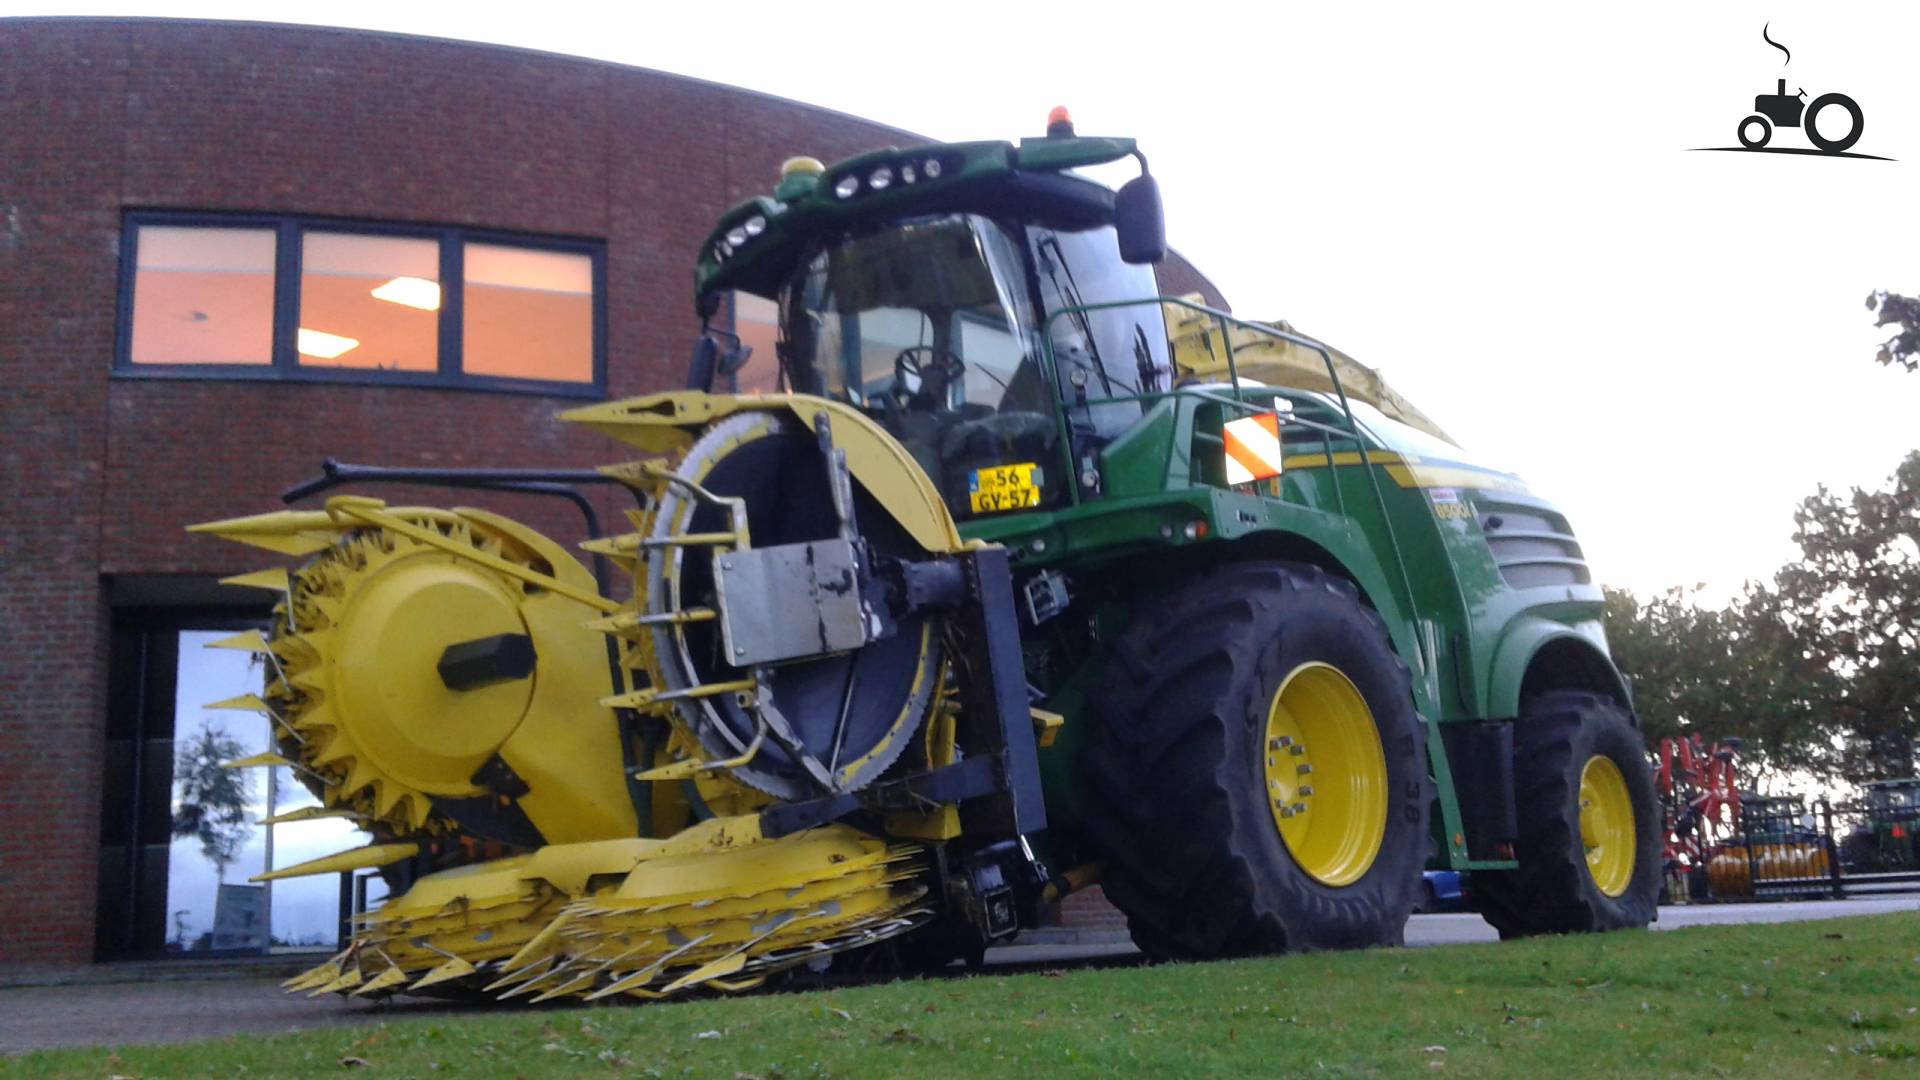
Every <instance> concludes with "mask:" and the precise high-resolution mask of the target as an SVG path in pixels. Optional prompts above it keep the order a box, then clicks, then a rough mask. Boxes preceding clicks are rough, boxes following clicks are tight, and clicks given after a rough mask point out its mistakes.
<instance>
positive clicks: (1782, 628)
mask: <svg viewBox="0 0 1920 1080" xmlns="http://www.w3.org/2000/svg"><path fill="white" fill-rule="evenodd" d="M1698 592H1699V587H1698V586H1696V587H1695V588H1693V589H1678V588H1676V589H1669V590H1667V591H1666V592H1663V593H1660V594H1658V595H1656V596H1654V597H1652V598H1650V599H1648V600H1646V601H1644V602H1642V601H1641V600H1640V599H1638V598H1637V597H1635V596H1634V595H1633V594H1632V593H1631V592H1627V591H1625V590H1621V589H1608V590H1606V600H1607V608H1606V611H1607V614H1606V618H1607V640H1608V643H1609V645H1610V646H1611V648H1612V651H1613V656H1614V660H1615V662H1616V663H1617V664H1618V665H1619V666H1620V669H1621V670H1622V671H1624V672H1626V673H1627V674H1628V675H1629V676H1631V677H1632V679H1633V690H1634V695H1633V696H1634V707H1635V709H1636V710H1637V711H1638V713H1639V715H1640V721H1641V726H1642V730H1644V731H1645V733H1646V737H1647V740H1648V742H1649V743H1653V742H1655V741H1657V740H1659V739H1660V738H1663V737H1665V736H1676V737H1684V736H1687V735H1691V734H1695V733H1698V734H1699V735H1701V736H1702V737H1703V738H1705V739H1707V740H1708V741H1710V742H1711V741H1715V740H1719V739H1725V738H1729V737H1737V738H1739V739H1740V740H1741V741H1742V743H1743V744H1744V749H1743V752H1742V753H1743V757H1744V758H1745V760H1746V761H1747V763H1748V766H1749V767H1750V768H1752V769H1754V770H1756V771H1757V772H1758V773H1759V774H1760V776H1761V777H1762V778H1764V779H1769V780H1784V779H1785V778H1786V775H1787V774H1789V773H1795V772H1811V773H1813V774H1815V775H1820V776H1831V775H1832V773H1833V770H1834V769H1835V768H1836V767H1837V765H1838V762H1837V760H1836V759H1835V755H1834V752H1833V747H1832V745H1831V740H1830V739H1829V738H1827V737H1826V735H1825V733H1824V730H1823V725H1822V722H1821V717H1820V714H1819V711H1818V709H1817V708H1816V707H1815V705H1814V704H1813V701H1814V699H1815V698H1816V697H1817V695H1818V692H1819V691H1818V689H1817V688H1818V687H1819V686H1820V685H1821V683H1822V673H1821V671H1820V669H1819V668H1818V666H1817V665H1815V664H1813V663H1812V662H1810V660H1809V658H1808V656H1807V655H1806V652H1805V650H1804V649H1803V648H1802V647H1801V645H1800V642H1799V641H1798V639H1797V637H1796V636H1795V634H1794V631H1793V622H1792V620H1791V618H1790V617H1789V616H1790V613H1788V612H1786V611H1785V610H1784V609H1783V608H1782V605H1781V603H1780V596H1779V593H1777V592H1776V591H1774V590H1772V589H1769V588H1767V587H1766V586H1763V585H1758V584H1752V583H1750V584H1748V586H1747V588H1746V591H1745V592H1744V593H1743V594H1742V595H1741V596H1740V597H1738V598H1736V599H1735V600H1734V601H1733V602H1732V603H1730V604H1728V605H1727V606H1726V607H1724V608H1718V609H1715V608H1709V607H1703V606H1701V605H1700V604H1699V603H1698V602H1697V593H1698Z"/></svg>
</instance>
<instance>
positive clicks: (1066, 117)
mask: <svg viewBox="0 0 1920 1080" xmlns="http://www.w3.org/2000/svg"><path fill="white" fill-rule="evenodd" d="M1047 134H1048V135H1071V134H1073V116H1072V114H1071V113H1069V112H1067V107H1066V106H1065V105H1055V106H1054V107H1053V111H1052V112H1050V113H1048V114H1047Z"/></svg>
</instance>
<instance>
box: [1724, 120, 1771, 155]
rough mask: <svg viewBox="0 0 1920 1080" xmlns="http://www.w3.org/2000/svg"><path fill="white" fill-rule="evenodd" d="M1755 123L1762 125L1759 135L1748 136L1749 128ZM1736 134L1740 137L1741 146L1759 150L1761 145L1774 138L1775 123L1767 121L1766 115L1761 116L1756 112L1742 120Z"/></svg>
mask: <svg viewBox="0 0 1920 1080" xmlns="http://www.w3.org/2000/svg"><path fill="white" fill-rule="evenodd" d="M1753 124H1759V125H1760V133H1759V134H1758V135H1755V136H1754V137H1752V138H1748V137H1747V128H1748V127H1749V126H1750V125H1753ZM1734 134H1736V135H1738V136H1739V137H1740V145H1741V146H1744V147H1746V148H1747V149H1749V150H1758V149H1760V148H1761V147H1763V146H1765V145H1767V140H1768V139H1771V138H1773V125H1772V124H1769V123H1768V122H1767V118H1766V117H1764V116H1761V115H1759V114H1758V113H1755V114H1754V115H1752V116H1749V117H1747V118H1746V119H1745V120H1742V121H1740V126H1739V127H1738V128H1737V129H1735V131H1734Z"/></svg>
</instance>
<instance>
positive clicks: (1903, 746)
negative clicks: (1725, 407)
mask: <svg viewBox="0 0 1920 1080" xmlns="http://www.w3.org/2000/svg"><path fill="white" fill-rule="evenodd" d="M1891 479H1892V482H1891V486H1890V487H1889V488H1888V489H1887V490H1884V491H1867V490H1865V489H1863V488H1854V489H1853V490H1852V491H1851V492H1850V493H1849V494H1847V495H1845V496H1842V495H1840V494H1837V493H1835V492H1831V491H1829V490H1827V488H1826V487H1824V486H1822V487H1821V488H1820V490H1819V491H1818V492H1816V493H1815V494H1814V495H1813V496H1812V497H1810V498H1808V499H1806V500H1804V501H1803V502H1801V504H1800V508H1799V510H1798V511H1796V512H1795V514H1794V525H1795V529H1794V540H1795V542H1796V543H1798V544H1799V545H1800V551H1801V555H1802V558H1801V561H1800V562H1798V563H1795V564H1792V565H1789V566H1786V567H1784V568H1782V569H1781V571H1780V573H1779V574H1778V575H1777V577H1776V581H1777V582H1778V583H1779V587H1780V592H1781V596H1782V599H1783V601H1784V603H1785V604H1786V606H1788V607H1789V608H1790V609H1791V610H1793V611H1794V612H1795V613H1796V614H1797V617H1798V622H1799V635H1800V639H1801V640H1802V642H1803V643H1804V644H1805V646H1806V648H1807V650H1808V654H1809V656H1810V657H1811V658H1812V659H1813V660H1814V661H1815V662H1816V663H1818V664H1819V665H1820V667H1821V668H1822V670H1823V672H1824V673H1825V674H1826V676H1827V679H1828V682H1829V683H1830V684H1831V686H1832V687H1833V691H1832V692H1831V694H1830V695H1829V696H1827V697H1826V698H1825V699H1824V704H1826V705H1827V706H1829V707H1830V708H1831V709H1832V710H1833V713H1834V719H1835V721H1836V723H1837V725H1838V726H1839V727H1840V729H1841V730H1842V732H1843V734H1844V739H1845V757H1846V762H1845V764H1846V767H1847V771H1848V773H1849V774H1850V775H1851V776H1853V777H1854V778H1856V779H1891V778H1896V777H1904V776H1912V775H1914V772H1915V767H1916V764H1920V763H1916V761H1915V760H1914V744H1915V740H1916V739H1920V451H1915V452H1913V453H1910V454H1908V455H1907V459H1906V460H1905V461H1904V462H1902V463H1901V464H1900V467H1899V469H1898V470H1897V471H1895V473H1894V475H1893V477H1892V478H1891Z"/></svg>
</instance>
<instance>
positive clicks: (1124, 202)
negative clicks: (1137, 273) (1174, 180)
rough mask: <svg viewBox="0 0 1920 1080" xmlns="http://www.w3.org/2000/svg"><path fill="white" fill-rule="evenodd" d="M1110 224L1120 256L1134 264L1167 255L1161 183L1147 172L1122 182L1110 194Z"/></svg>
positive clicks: (1151, 261)
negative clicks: (1111, 194) (1111, 201)
mask: <svg viewBox="0 0 1920 1080" xmlns="http://www.w3.org/2000/svg"><path fill="white" fill-rule="evenodd" d="M1113 227H1114V231H1115V232H1117V233H1118V234H1119V236H1120V258H1121V259H1122V260H1123V261H1125V262H1129V263H1133V264H1135V265H1138V264H1141V263H1157V262H1159V261H1160V260H1161V259H1164V258H1166V257H1167V223H1166V219H1165V218H1163V217H1162V216H1161V214H1160V183H1159V181H1157V180H1155V179H1154V178H1153V177H1152V176H1151V175H1150V174H1148V173H1141V174H1140V175H1139V176H1136V177H1134V178H1133V179H1131V180H1129V181H1127V182H1126V183H1125V184H1123V185H1121V187H1120V190H1119V191H1117V192H1115V193H1114V196H1113Z"/></svg>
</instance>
